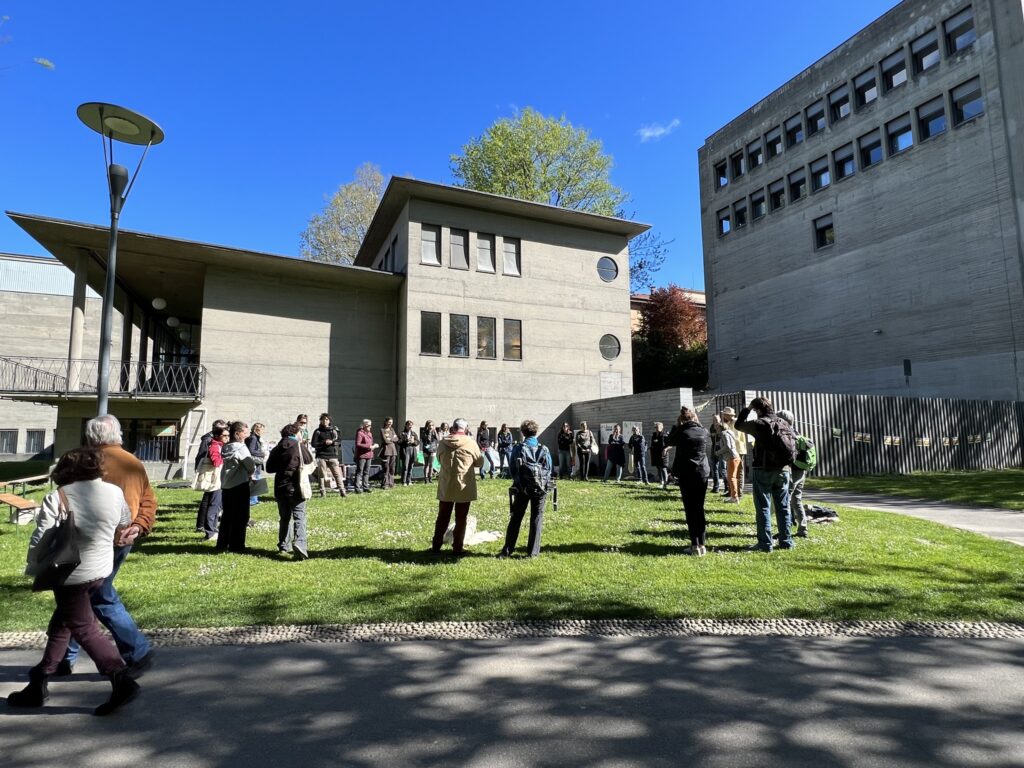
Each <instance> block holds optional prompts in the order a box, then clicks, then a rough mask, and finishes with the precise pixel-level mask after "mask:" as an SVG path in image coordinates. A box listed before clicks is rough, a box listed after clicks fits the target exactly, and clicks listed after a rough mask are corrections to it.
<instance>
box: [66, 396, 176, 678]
mask: <svg viewBox="0 0 1024 768" xmlns="http://www.w3.org/2000/svg"><path fill="white" fill-rule="evenodd" d="M85 438H86V442H88V444H89V445H90V446H92V447H94V448H97V449H99V450H100V452H102V454H103V480H104V481H105V482H108V483H110V484H112V485H116V486H117V487H118V488H120V489H121V490H122V491H123V492H124V499H125V501H126V502H127V503H128V509H129V510H130V511H131V515H132V522H131V525H129V526H127V527H126V528H125V529H124V530H122V531H121V535H120V537H119V538H118V539H117V541H115V542H114V570H112V571H111V572H110V575H109V576H107V578H106V579H104V581H103V584H102V585H101V586H100V588H99V589H97V590H96V591H95V592H93V593H92V598H91V599H92V610H93V613H95V614H96V618H97V619H99V620H100V623H101V624H103V626H105V627H106V628H107V629H108V630H109V631H110V634H111V635H113V637H114V642H115V643H116V644H117V650H118V651H119V652H120V653H121V658H123V659H124V662H125V664H126V665H127V667H128V669H127V674H128V675H129V676H130V677H139V676H141V675H142V673H143V672H145V671H146V670H147V669H149V667H150V666H151V665H152V663H153V650H152V648H151V647H150V643H149V639H148V638H147V637H146V636H145V635H144V634H142V632H140V631H139V628H138V626H137V625H136V624H135V620H134V619H133V618H132V617H131V614H129V613H128V609H127V608H125V607H124V603H122V602H121V596H120V595H119V594H118V593H117V590H116V589H115V588H114V578H115V577H116V576H117V572H118V570H120V568H121V564H122V563H123V562H124V561H125V558H127V557H128V553H129V552H131V550H132V544H134V543H135V542H136V541H137V540H138V539H139V537H141V536H145V535H146V534H147V533H149V532H150V531H151V530H152V529H153V523H154V522H155V521H156V494H154V493H153V488H152V487H151V486H150V484H149V477H147V475H146V468H145V467H144V466H142V462H141V461H139V460H138V459H137V458H135V457H134V456H132V455H131V454H130V453H128V451H126V450H125V449H124V448H122V447H121V441H122V437H121V424H120V422H119V421H118V420H117V418H116V417H114V416H111V415H109V414H108V415H105V416H97V417H96V418H95V419H91V420H90V421H89V422H88V423H87V424H86V425H85ZM78 651H79V647H78V643H76V642H75V641H74V640H72V641H71V642H70V643H69V644H68V650H67V653H66V654H65V656H64V659H63V661H61V663H60V666H58V667H57V672H56V674H57V675H70V674H71V672H72V671H73V669H74V666H75V661H76V660H77V659H78Z"/></svg>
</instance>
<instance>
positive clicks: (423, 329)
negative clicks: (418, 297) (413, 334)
mask: <svg viewBox="0 0 1024 768" xmlns="http://www.w3.org/2000/svg"><path fill="white" fill-rule="evenodd" d="M431 317H433V318H436V319H437V352H431V351H429V350H427V349H426V340H427V319H428V318H431ZM441 331H442V328H441V313H440V312H428V311H427V310H425V309H421V310H420V354H421V355H424V356H426V357H441V354H442V350H443V349H444V346H443V345H444V339H443V338H442V337H443V334H442V333H441Z"/></svg>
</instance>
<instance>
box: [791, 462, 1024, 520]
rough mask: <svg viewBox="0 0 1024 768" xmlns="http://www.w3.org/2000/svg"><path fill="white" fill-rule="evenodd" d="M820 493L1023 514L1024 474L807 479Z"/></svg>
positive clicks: (993, 472)
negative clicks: (902, 498)
mask: <svg viewBox="0 0 1024 768" xmlns="http://www.w3.org/2000/svg"><path fill="white" fill-rule="evenodd" d="M807 482H808V485H809V487H811V488H815V489H819V490H839V491H857V492H858V493H882V494H886V495H890V496H908V497H911V498H916V499H934V500H937V501H948V502H951V503H955V504H967V505H972V506H981V507H1001V508H1003V509H1015V510H1018V511H1024V470H1022V469H993V470H988V471H985V472H917V473H914V474H911V475H865V476H862V477H817V478H808V480H807Z"/></svg>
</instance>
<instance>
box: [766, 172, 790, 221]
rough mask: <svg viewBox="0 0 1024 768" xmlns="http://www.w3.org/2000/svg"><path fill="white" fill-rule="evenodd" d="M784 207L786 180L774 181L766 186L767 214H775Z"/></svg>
mask: <svg viewBox="0 0 1024 768" xmlns="http://www.w3.org/2000/svg"><path fill="white" fill-rule="evenodd" d="M776 195H780V197H779V198H778V205H776V204H775V203H776ZM785 207H786V180H785V179H776V180H775V181H773V182H772V183H771V184H769V185H768V213H775V212H776V211H781V210H782V209H783V208H785Z"/></svg>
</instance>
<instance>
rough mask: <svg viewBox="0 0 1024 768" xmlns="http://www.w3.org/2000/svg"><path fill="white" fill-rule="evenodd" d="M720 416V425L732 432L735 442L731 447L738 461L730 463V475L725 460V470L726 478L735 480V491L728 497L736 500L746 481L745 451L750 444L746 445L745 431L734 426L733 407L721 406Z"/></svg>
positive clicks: (741, 493) (741, 492)
mask: <svg viewBox="0 0 1024 768" xmlns="http://www.w3.org/2000/svg"><path fill="white" fill-rule="evenodd" d="M721 417H722V426H724V427H725V428H726V429H727V430H728V431H729V432H731V433H732V437H733V443H734V444H735V445H734V446H733V449H734V450H735V451H736V457H737V459H738V461H737V463H736V464H733V465H731V466H732V470H731V471H732V472H733V474H732V475H729V472H730V469H729V467H730V465H729V464H728V462H726V467H725V471H726V478H727V479H729V480H735V488H736V490H735V493H730V494H729V495H730V497H734V498H736V500H737V502H738V501H739V499H742V498H743V485H744V483H746V481H747V477H746V475H747V474H748V473H747V472H746V457H747V452H748V450H749V448H750V446H748V445H747V443H748V439H747V434H746V433H745V432H741V431H740V430H738V429H737V428H736V411H735V409H733V408H728V407H727V408H723V409H722V413H721ZM749 442H753V439H751V440H749ZM731 488H732V485H730V490H731Z"/></svg>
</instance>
